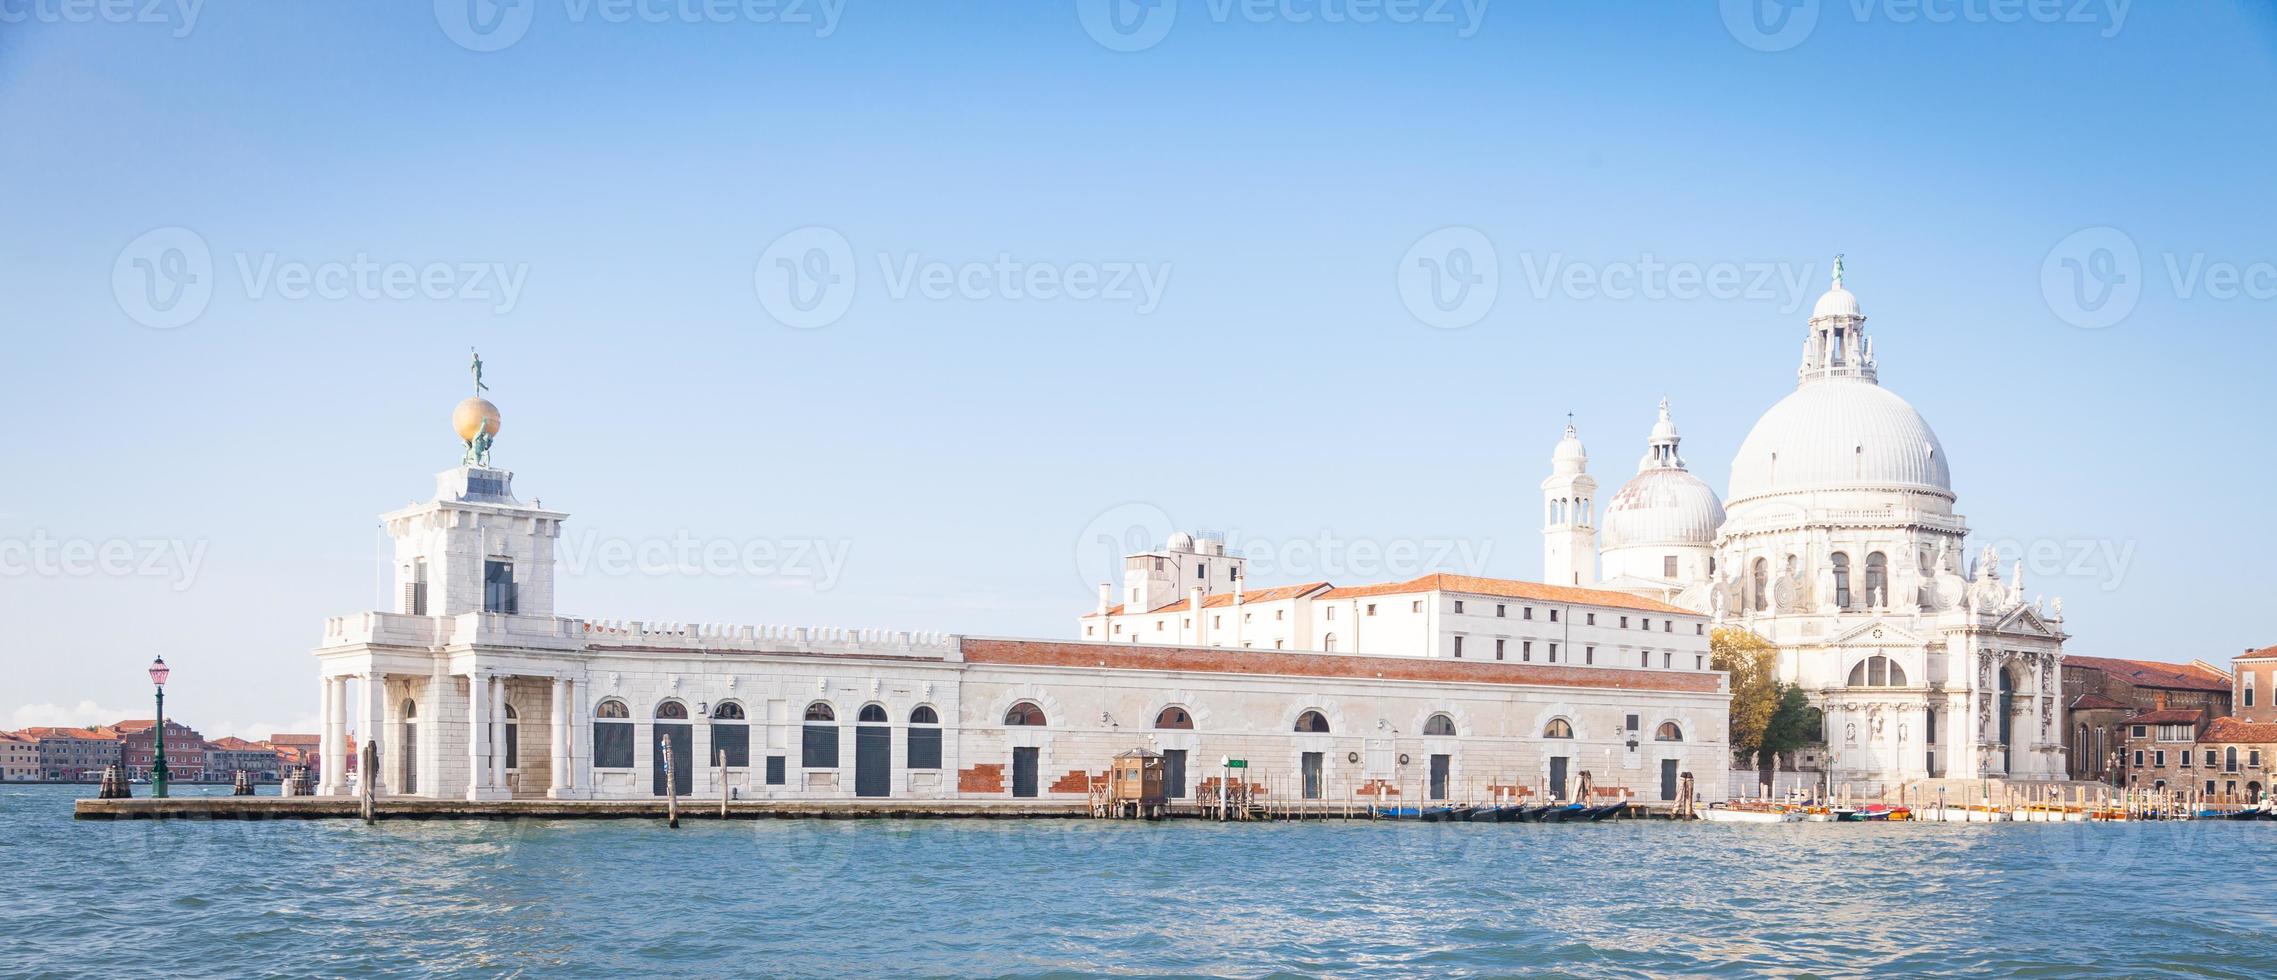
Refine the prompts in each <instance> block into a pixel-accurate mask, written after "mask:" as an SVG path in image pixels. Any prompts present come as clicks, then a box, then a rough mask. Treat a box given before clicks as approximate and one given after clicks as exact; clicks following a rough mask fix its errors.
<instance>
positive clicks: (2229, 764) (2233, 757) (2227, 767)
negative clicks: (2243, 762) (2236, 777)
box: [2222, 745, 2237, 772]
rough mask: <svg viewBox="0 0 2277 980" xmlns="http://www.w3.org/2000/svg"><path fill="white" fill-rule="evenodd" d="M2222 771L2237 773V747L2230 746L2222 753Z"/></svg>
mask: <svg viewBox="0 0 2277 980" xmlns="http://www.w3.org/2000/svg"><path fill="white" fill-rule="evenodd" d="M2222 771H2223V772H2236V771H2237V746H2235V745H2232V746H2230V747H2229V749H2228V750H2227V751H2226V752H2224V753H2223V755H2222Z"/></svg>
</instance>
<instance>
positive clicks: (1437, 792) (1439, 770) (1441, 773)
mask: <svg viewBox="0 0 2277 980" xmlns="http://www.w3.org/2000/svg"><path fill="white" fill-rule="evenodd" d="M1454 761H1455V757H1454V756H1451V755H1435V756H1432V757H1431V798H1432V799H1434V800H1444V799H1446V798H1447V770H1448V768H1449V767H1450V764H1451V763H1453V762H1454Z"/></svg>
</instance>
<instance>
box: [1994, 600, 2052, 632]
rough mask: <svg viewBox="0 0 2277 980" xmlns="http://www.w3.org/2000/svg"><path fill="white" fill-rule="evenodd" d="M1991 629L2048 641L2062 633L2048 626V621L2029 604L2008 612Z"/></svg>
mask: <svg viewBox="0 0 2277 980" xmlns="http://www.w3.org/2000/svg"><path fill="white" fill-rule="evenodd" d="M1993 629H1995V630H1998V631H2000V632H2002V633H2023V634H2026V635H2028V636H2044V637H2047V638H2049V639H2055V638H2057V637H2060V636H2062V635H2063V631H2061V630H2058V629H2056V628H2055V627H2053V626H2050V625H2048V621H2047V620H2046V619H2044V618H2042V617H2041V615H2040V611H2039V610H2038V609H2037V608H2034V607H2033V606H2031V605H2029V604H2026V605H2021V606H2017V607H2016V608H2015V609H2012V610H2009V612H2008V614H2007V615H2004V616H2002V617H2000V622H1999V623H1996V624H1994V626H1993Z"/></svg>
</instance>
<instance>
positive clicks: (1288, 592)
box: [1083, 582, 1328, 619]
mask: <svg viewBox="0 0 2277 980" xmlns="http://www.w3.org/2000/svg"><path fill="white" fill-rule="evenodd" d="M1327 587H1328V583H1326V582H1307V583H1305V584H1303V585H1280V586H1275V587H1273V588H1270V589H1259V590H1257V591H1255V592H1244V593H1242V596H1241V603H1242V605H1248V604H1250V603H1253V602H1278V601H1280V600H1282V599H1288V598H1293V597H1295V596H1300V595H1305V594H1307V593H1310V592H1312V591H1313V590H1315V589H1325V588H1327ZM1192 602H1193V597H1192V596H1191V595H1190V594H1189V595H1187V596H1183V597H1180V598H1179V599H1178V600H1177V601H1175V602H1168V603H1164V604H1163V605H1159V606H1156V607H1154V608H1152V609H1149V610H1147V611H1146V614H1147V615H1149V616H1151V615H1154V614H1155V613H1173V612H1178V611H1180V610H1182V609H1185V608H1187V606H1188V605H1189V604H1191V603H1192ZM1230 605H1233V593H1231V592H1220V593H1218V594H1216V595H1211V596H1203V597H1202V608H1204V609H1216V608H1219V607H1222V606H1230ZM1122 614H1123V607H1122V606H1115V607H1113V608H1110V609H1108V610H1107V615H1109V616H1120V615H1122ZM1098 615H1099V613H1098V612H1096V611H1093V612H1087V613H1084V614H1083V618H1085V619H1092V618H1096V617H1097V616H1098Z"/></svg>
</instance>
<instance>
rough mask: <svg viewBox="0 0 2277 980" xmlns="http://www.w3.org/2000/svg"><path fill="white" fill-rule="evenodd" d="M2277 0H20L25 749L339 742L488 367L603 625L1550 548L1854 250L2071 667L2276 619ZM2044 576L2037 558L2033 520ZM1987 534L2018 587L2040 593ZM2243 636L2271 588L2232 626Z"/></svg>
mask: <svg viewBox="0 0 2277 980" xmlns="http://www.w3.org/2000/svg"><path fill="white" fill-rule="evenodd" d="M2273 55H2277V15H2273V14H2272V13H2271V12H2270V8H2269V7H2268V6H2267V5H2265V4H2254V3H2242V2H2240V3H2221V2H2215V3H2205V4H2175V5H2167V4H2158V5H2153V4H2144V3H2119V2H2111V3H2105V2H2102V0H2088V2H2078V0H2065V2H2063V3H2049V2H2046V0H2041V2H2032V3H2026V2H2020V0H2019V2H2008V0H1928V2H1927V3H1914V2H1911V0H1823V2H1810V0H1764V2H1762V3H1760V4H1751V3H1749V2H1748V0H1731V2H1726V3H1722V4H1716V3H1688V4H1665V3H1641V2H1640V3H1590V4H1542V3H1527V4H1521V3H1515V2H1508V0H1500V2H1497V0H1483V2H1482V0H1471V2H1470V3H1469V4H1467V5H1466V4H1464V3H1461V2H1454V0H1450V2H1447V3H1439V2H1437V0H1421V2H1415V3H1408V2H1405V0H1382V2H1374V0H1257V2H1235V0H1152V2H1151V3H1146V4H1141V3H1138V2H1137V0H1080V2H1071V3H1037V4H983V3H977V2H940V3H915V2H910V3H885V2H864V0H829V2H827V3H826V2H824V0H796V2H788V0H786V2H781V3H776V2H768V0H751V2H748V3H745V2H741V0H735V2H729V0H508V2H507V3H505V4H496V3H493V2H491V0H435V2H434V3H433V4H400V3H399V4H355V5H349V4H282V3H273V2H230V0H162V2H159V3H155V4H148V5H145V4H131V5H125V6H118V5H107V6H98V5H94V4H89V3H84V2H81V0H69V2H67V0H0V186H6V187H8V188H9V189H10V193H9V194H8V196H7V205H6V207H4V208H0V249H4V252H0V330H4V331H5V333H6V337H7V341H8V343H7V350H8V352H9V356H10V362H11V364H12V367H13V368H14V370H12V371H11V372H10V373H9V377H8V381H7V383H6V384H5V385H0V409H4V410H5V411H6V413H7V417H8V418H9V419H10V420H11V424H9V425H7V426H6V427H5V429H4V432H0V449H4V450H5V452H4V456H0V458H4V459H5V461H6V468H5V470H4V471H0V472H4V473H5V479H4V481H0V616H4V617H5V621H6V623H7V624H8V625H7V628H6V629H5V630H4V631H0V726H7V727H18V726H23V725H29V724H48V723H84V722H93V721H109V720H115V719H117V718H119V717H125V716H140V717H147V716H148V713H149V708H148V707H147V705H148V703H149V696H150V690H149V684H148V681H147V680H146V679H145V677H144V675H143V670H144V668H145V666H146V665H147V664H148V663H149V661H150V660H151V658H152V657H154V656H157V655H160V654H163V655H164V656H165V657H166V659H167V661H168V662H169V663H170V664H172V665H173V666H174V674H173V680H172V682H171V683H170V685H169V694H170V698H169V701H170V704H169V713H170V714H171V715H173V716H175V717H179V718H182V719H184V720H185V721H187V722H190V723H192V724H194V725H197V726H199V727H201V728H203V729H205V730H206V732H207V734H208V735H219V734H223V733H232V732H234V733H242V734H255V735H258V734H263V733H266V732H268V731H272V730H303V731H306V730H313V728H312V726H313V723H314V717H315V714H316V691H317V683H316V673H315V662H314V660H313V658H312V657H311V655H310V651H311V648H312V647H313V646H314V645H315V643H316V641H317V639H318V637H319V635H320V630H321V629H322V627H323V622H324V619H325V618H326V617H328V616H335V615H342V614H347V613H352V612H358V611H363V610H367V609H372V608H376V607H378V606H380V605H381V603H382V602H383V599H382V597H381V592H382V586H381V584H380V582H381V580H380V575H381V574H382V573H383V571H384V569H383V568H382V566H381V565H380V564H379V562H378V560H377V556H378V545H379V544H380V532H379V529H378V526H377V521H376V520H375V516H376V515H377V514H378V513H380V512H382V511H385V510H390V509H393V508H396V507H400V506H402V505H404V504H406V503H409V502H411V501H413V500H417V499H425V498H427V497H429V496H431V495H432V492H433V486H434V484H433V475H434V474H435V473H436V472H438V471H441V470H444V469H447V468H450V467H452V466H454V465H456V464H457V462H458V458H459V454H460V452H461V448H460V446H459V444H458V441H457V439H456V437H455V436H454V435H453V434H452V433H451V431H450V427H449V415H450V410H451V407H452V405H453V404H454V403H456V402H457V401H458V400H459V399H461V398H463V397H466V395H467V393H468V391H469V389H470V384H471V379H470V378H469V376H468V371H467V361H468V351H469V348H470V347H471V348H479V350H480V352H481V356H482V358H483V360H484V362H485V381H486V382H487V383H488V384H489V386H490V389H489V391H488V392H487V393H486V394H487V395H488V397H490V398H491V399H492V400H493V401H494V402H495V403H496V404H497V405H498V406H499V408H500V410H501V412H502V414H503V416H504V427H503V430H502V431H501V433H500V435H499V439H498V444H497V446H496V448H495V459H496V461H497V463H498V464H499V465H501V466H504V467H507V468H510V469H512V470H514V471H515V473H516V474H517V475H516V487H517V489H518V490H519V492H520V493H521V495H522V497H523V498H524V499H531V498H538V499H542V500H543V501H544V502H545V505H546V506H548V507H553V508H558V509H562V510H566V511H568V512H569V513H570V514H571V517H570V520H569V523H568V525H567V527H566V529H565V539H564V542H563V552H562V554H561V558H562V564H563V572H562V576H561V579H560V582H559V595H560V600H559V607H560V611H561V612H562V613H563V614H565V615H573V616H590V617H594V618H619V619H640V620H648V621H689V622H718V623H767V624H793V625H805V624H812V625H837V626H875V627H889V628H896V629H925V630H940V631H946V632H959V633H976V634H996V635H1026V636H1045V637H1065V636H1072V635H1073V633H1074V630H1075V617H1076V616H1077V615H1079V614H1080V613H1082V612H1084V611H1086V610H1088V609H1089V608H1090V607H1091V606H1092V604H1093V602H1094V598H1093V595H1094V590H1095V588H1096V583H1097V582H1098V581H1100V580H1101V579H1102V578H1103V577H1105V576H1106V575H1108V574H1109V573H1110V571H1111V569H1112V567H1113V562H1112V555H1113V554H1114V553H1115V552H1117V551H1119V550H1120V549H1121V544H1122V543H1123V542H1134V543H1135V542H1136V541H1137V540H1138V539H1143V538H1148V537H1150V536H1157V535H1160V534H1164V533H1167V531H1168V529H1169V528H1171V527H1173V526H1175V527H1181V528H1191V529H1197V530H1210V531H1217V532H1221V533H1223V534H1225V535H1226V536H1227V538H1228V540H1229V543H1231V544H1232V545H1233V547H1235V548H1236V549H1237V550H1241V551H1243V552H1245V553H1247V554H1249V555H1250V556H1251V560H1252V573H1251V577H1252V581H1253V582H1254V583H1255V584H1256V585H1258V586H1263V585H1268V584H1275V583H1281V582H1293V581H1310V580H1321V579H1325V580H1329V581H1335V582H1340V583H1351V582H1368V581H1380V580H1391V579H1399V578H1405V577H1409V576H1412V575H1416V574H1422V573H1425V572H1430V571H1455V572H1466V573H1474V574H1487V575H1497V576H1507V577H1515V578H1533V577H1536V576H1538V575H1539V573H1540V569H1541V557H1540V556H1541V543H1540V542H1541V538H1540V514H1541V504H1540V491H1539V483H1540V481H1541V479H1542V478H1543V477H1544V476H1545V475H1547V472H1548V460H1549V453H1550V449H1551V447H1552V445H1553V444H1554V443H1555V442H1556V440H1557V438H1558V435H1559V433H1560V430H1561V428H1562V426H1563V425H1564V424H1565V423H1566V420H1567V418H1568V414H1569V413H1570V414H1571V418H1572V419H1573V421H1574V423H1575V424H1576V425H1577V426H1578V427H1579V429H1580V431H1581V433H1582V436H1583V438H1584V440H1585V441H1586V442H1587V444H1588V446H1589V448H1590V451H1591V463H1592V471H1593V473H1594V474H1596V476H1597V477H1598V479H1599V480H1600V482H1601V483H1603V484H1604V485H1605V488H1606V492H1605V494H1603V496H1610V490H1611V489H1612V488H1613V487H1615V486H1617V485H1618V484H1619V483H1620V482H1621V481H1622V480H1624V479H1626V478H1627V477H1628V476H1629V475H1630V474H1633V473H1634V472H1635V462H1634V460H1635V459H1636V458H1637V457H1638V456H1641V455H1642V454H1643V451H1644V440H1645V437H1646V434H1647V432H1648V430H1649V429H1650V427H1651V424H1652V421H1653V418H1654V414H1655V406H1656V404H1657V402H1658V401H1659V400H1660V399H1661V398H1663V397H1666V398H1669V399H1670V400H1671V401H1672V403H1673V405H1674V411H1675V417H1676V420H1677V422H1678V424H1679V425H1680V426H1681V428H1682V432H1683V435H1684V444H1683V449H1684V453H1685V456H1686V457H1687V459H1688V460H1689V462H1690V463H1691V465H1692V468H1693V469H1694V470H1695V471H1696V472H1697V473H1699V474H1700V476H1701V477H1702V478H1703V479H1705V480H1707V481H1708V482H1709V484H1710V485H1711V486H1715V487H1717V488H1718V489H1719V490H1721V489H1722V488H1723V487H1724V486H1725V483H1726V479H1727V476H1728V472H1729V468H1730V461H1731V456H1732V453H1733V452H1734V451H1735V450H1736V449H1737V447H1738V446H1739V444H1740V442H1741V440H1742V439H1743V438H1744V437H1745V435H1746V433H1747V431H1748V429H1749V427H1750V426H1751V425H1752V424H1753V422H1754V420H1755V419H1756V418H1757V417H1758V416H1759V415H1760V414H1761V413H1762V412H1763V411H1764V410H1765V409H1766V408H1768V407H1769V406H1770V405H1772V404H1773V403H1774V402H1776V401H1777V400H1778V399H1779V398H1781V397H1782V396H1784V395H1785V394H1786V393H1787V392H1788V391H1790V390H1791V389H1792V387H1793V383H1794V370H1795V366H1796V363H1797V360H1798V357H1799V353H1800V344H1801V341H1802V338H1803V336H1804V330H1805V327H1804V321H1805V319H1806V318H1807V316H1808V314H1809V308H1810V304H1811V301H1812V300H1813V299H1814V298H1815V297H1816V296H1817V295H1818V294H1819V293H1820V292H1821V291H1823V290H1824V288H1825V284H1826V281H1827V277H1828V274H1829V271H1830V264H1831V262H1832V259H1833V256H1834V255H1835V254H1837V253H1841V254H1843V255H1844V256H1845V260H1844V261H1845V266H1846V270H1847V282H1848V285H1849V287H1850V288H1851V290H1852V291H1853V292H1855V293H1856V294H1857V295H1858V297H1859V301H1860V302H1861V304H1862V305H1863V306H1864V308H1865V311H1866V313H1867V314H1868V316H1869V317H1870V320H1869V323H1868V331H1869V333H1870V334H1871V335H1872V336H1873V337H1874V338H1875V342H1876V349H1877V352H1878V354H1879V357H1880V361H1881V381H1882V383H1883V384H1884V385H1885V386H1887V387H1889V388H1890V389H1892V390H1894V391H1896V392H1898V393H1900V394H1902V395H1903V396H1904V397H1906V398H1907V399H1908V400H1910V401H1911V402H1912V404H1913V405H1914V406H1915V407H1916V408H1918V409H1919V410H1920V411H1921V413H1922V414H1923V415H1924V416H1925V417H1926V418H1927V419H1928V420H1929V422H1930V424H1931V425H1932V426H1933V427H1934V428H1935V430H1936V432H1937V433H1938V435H1939V437H1940V438H1941V440H1942V442H1943V445H1944V447H1945V449H1946V452H1947V458H1948V459H1949V460H1950V462H1951V465H1952V470H1953V474H1954V477H1953V478H1954V484H1955V490H1956V492H1957V493H1958V495H1959V510H1960V512H1961V513H1963V514H1964V515H1966V517H1967V519H1968V521H1969V523H1970V526H1971V528H1972V534H1971V538H1970V541H1971V546H1972V551H1973V549H1974V548H1977V547H1981V546H1982V545H1983V544H1985V543H1998V544H2000V546H2001V547H2002V548H2003V549H2004V551H2006V552H2007V553H2008V554H2009V555H2010V557H2011V559H2013V558H2014V557H2015V556H2017V555H2019V554H2021V555H2023V556H2025V557H2026V558H2027V559H2028V561H2029V563H2030V566H2029V569H2028V572H2027V592H2028V593H2030V594H2035V595H2047V596H2050V597H2054V596H2062V597H2063V598H2064V600H2065V603H2066V606H2065V611H2066V615H2067V626H2068V628H2069V629H2070V630H2071V631H2072V633H2073V639H2072V640H2071V641H2070V643H2069V644H2068V646H2067V649H2068V651H2069V652H2072V653H2077V654H2089V655H2098V656H2118V657H2140V658H2148V659H2160V660H2173V661H2187V660H2190V659H2193V658H2204V659H2207V660H2210V661H2215V662H2223V661H2226V659H2227V658H2228V657H2229V656H2232V655H2234V654H2235V653H2237V652H2239V651H2240V650H2242V649H2244V648H2246V647H2249V646H2262V645H2268V644H2271V643H2277V633H2272V632H2271V631H2270V627H2268V626H2267V625H2266V624H2265V623H2264V622H2263V621H2262V619H2261V617H2260V616H2258V615H2256V614H2254V613H2253V612H2252V610H2254V609H2257V608H2260V603H2261V602H2262V601H2264V599H2265V595H2266V589H2267V585H2268V582H2267V575H2266V571H2267V565H2268V560H2267V555H2268V553H2269V551H2270V549H2271V545H2272V537H2273V533H2272V531H2271V522H2270V520H2269V518H2268V517H2267V516H2256V514H2259V513H2261V512H2262V511H2263V510H2264V509H2265V508H2266V501H2267V499H2268V489H2267V488H2268V487H2270V486H2271V485H2272V484H2273V483H2277V464H2273V463H2272V461H2271V453H2270V451H2269V448H2268V447H2269V442H2270V440H2269V437H2268V432H2269V426H2270V422H2269V411H2268V406H2267V399H2266V396H2265V391H2266V388H2267V384H2266V381H2267V378H2268V377H2269V374H2270V365H2269V361H2270V359H2271V357H2272V355H2273V354H2277V343H2273V341H2272V331H2271V320H2272V314H2273V313H2277V240H2273V239H2272V238H2271V237H2270V236H2269V235H2268V234H2267V229H2268V228H2269V227H2270V226H2271V217H2272V211H2273V205H2277V186H2273V182H2272V181H2270V180H2269V178H2268V167H2269V160H2270V158H2271V150H2272V143H2273V142H2277V140H2273V137H2272V119H2271V109H2270V106H2271V104H2272V100H2271V98H2270V95H2271V92H2272V88H2273V82H2277V66H2273ZM2004 564H2005V562H2004ZM2004 571H2005V569H2004ZM2223 609H2229V610H2233V611H2234V613H2235V614H2230V613H2220V612H2219V611H2220V610H2223Z"/></svg>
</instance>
